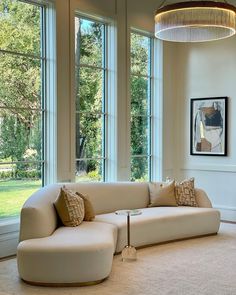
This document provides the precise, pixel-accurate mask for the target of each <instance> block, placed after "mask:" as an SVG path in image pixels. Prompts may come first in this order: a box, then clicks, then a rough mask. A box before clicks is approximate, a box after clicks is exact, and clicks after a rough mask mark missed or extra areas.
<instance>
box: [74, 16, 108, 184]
mask: <svg viewBox="0 0 236 295" xmlns="http://www.w3.org/2000/svg"><path fill="white" fill-rule="evenodd" d="M76 18H81V19H84V20H88V21H91V22H95V23H99V24H101V25H102V27H103V29H102V66H101V67H100V66H94V65H89V64H83V63H80V64H77V62H76V60H75V62H74V73H76V69H80V67H82V68H90V69H96V70H100V71H102V81H103V82H102V83H103V85H102V89H103V91H102V111H101V112H80V111H79V110H76V107H75V117H76V115H77V114H80V113H83V114H93V115H97V116H101V118H102V130H101V132H102V154H101V157H83V158H77V157H76V155H75V165H76V164H77V162H79V161H89V160H95V161H101V162H102V163H101V166H102V174H101V180H100V181H101V182H105V181H106V180H107V170H108V169H107V160H108V156H107V150H108V34H109V33H108V30H109V29H108V22H106V21H104V20H101V19H98V18H96V17H94V18H93V17H90V16H88V15H85V14H83V13H80V12H75V14H74V19H76ZM76 83H77V82H76V79H75V88H76V87H77V84H76ZM75 96H76V93H75ZM75 133H76V130H75ZM75 145H76V139H75ZM75 154H76V151H75ZM75 177H76V175H75ZM76 182H80V180H77V181H76Z"/></svg>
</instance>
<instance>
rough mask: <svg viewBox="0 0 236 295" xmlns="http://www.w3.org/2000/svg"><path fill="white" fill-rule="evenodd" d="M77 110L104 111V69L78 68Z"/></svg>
mask: <svg viewBox="0 0 236 295" xmlns="http://www.w3.org/2000/svg"><path fill="white" fill-rule="evenodd" d="M76 74H77V81H76V82H77V85H78V86H77V87H78V89H77V96H76V110H77V111H80V112H102V96H103V70H96V69H91V68H85V67H80V69H78V68H77V72H76Z"/></svg>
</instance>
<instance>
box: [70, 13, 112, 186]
mask: <svg viewBox="0 0 236 295" xmlns="http://www.w3.org/2000/svg"><path fill="white" fill-rule="evenodd" d="M106 30H107V27H106V25H105V24H104V23H101V22H97V21H92V20H88V19H84V18H81V17H76V18H75V58H76V61H75V63H76V65H75V67H76V69H75V72H76V181H104V180H105V161H106V146H105V143H106V121H107V118H106V116H107V115H106V108H107V98H106V87H107V69H106Z"/></svg>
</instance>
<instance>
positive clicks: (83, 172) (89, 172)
mask: <svg viewBox="0 0 236 295" xmlns="http://www.w3.org/2000/svg"><path fill="white" fill-rule="evenodd" d="M102 162H103V160H87V161H86V160H85V161H84V160H81V161H77V167H76V181H102Z"/></svg>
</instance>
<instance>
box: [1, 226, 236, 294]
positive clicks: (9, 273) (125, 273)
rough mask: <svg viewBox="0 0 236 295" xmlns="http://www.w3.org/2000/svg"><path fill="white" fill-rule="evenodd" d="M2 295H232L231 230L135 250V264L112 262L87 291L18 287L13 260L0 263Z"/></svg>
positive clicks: (235, 268) (234, 247)
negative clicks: (108, 271) (106, 275)
mask: <svg viewBox="0 0 236 295" xmlns="http://www.w3.org/2000/svg"><path fill="white" fill-rule="evenodd" d="M0 294H1V295H9V294H14V295H45V294H48V295H54V294H55V295H62V294H63V295H74V294H77V295H95V294H98V295H100V294H101V295H116V294H120V295H138V294H140V295H141V294H142V295H143V294H147V295H166V294H170V295H201V294H204V295H205V294H207V295H236V225H235V224H226V223H222V224H221V227H220V231H219V234H218V235H216V236H209V237H204V238H196V239H191V240H185V241H181V242H173V243H168V244H163V245H157V246H152V247H148V248H144V249H140V250H138V260H137V261H135V262H122V261H121V256H120V255H117V256H115V257H114V262H113V268H112V273H111V275H110V277H109V278H108V280H106V281H105V282H103V283H102V284H100V285H96V286H90V287H80V288H79V287H70V288H48V287H34V286H29V285H27V284H25V283H23V282H22V281H21V280H20V279H19V277H18V273H17V268H16V259H10V260H6V261H2V262H0Z"/></svg>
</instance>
